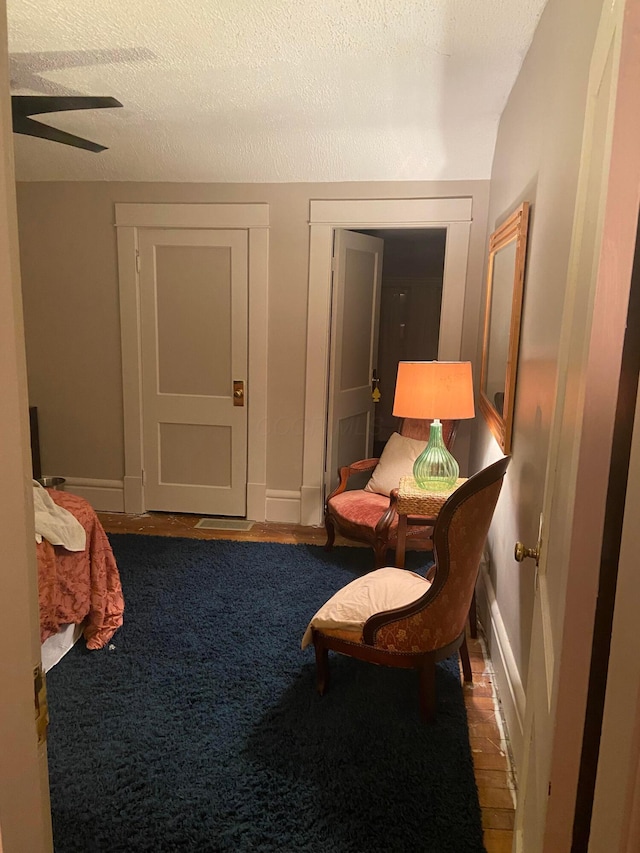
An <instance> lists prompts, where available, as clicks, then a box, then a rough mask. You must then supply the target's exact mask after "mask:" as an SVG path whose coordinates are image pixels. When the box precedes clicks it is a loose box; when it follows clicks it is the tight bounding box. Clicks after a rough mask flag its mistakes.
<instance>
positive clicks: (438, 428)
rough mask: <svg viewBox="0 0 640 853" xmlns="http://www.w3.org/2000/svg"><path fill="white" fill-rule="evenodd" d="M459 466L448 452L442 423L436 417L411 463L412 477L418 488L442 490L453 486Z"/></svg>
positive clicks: (433, 490) (434, 490)
mask: <svg viewBox="0 0 640 853" xmlns="http://www.w3.org/2000/svg"><path fill="white" fill-rule="evenodd" d="M459 473H460V466H459V465H458V463H457V462H456V460H455V459H454V458H453V456H452V455H451V454H450V453H449V451H448V450H447V448H446V447H445V444H444V439H443V438H442V423H441V421H440V420H439V419H438V418H436V420H434V421H432V423H431V429H430V431H429V442H428V444H427V446H426V447H425V449H424V450H423V451H422V453H421V454H420V456H418V458H417V459H416V461H415V462H414V463H413V477H414V480H415V481H416V485H417V486H418V488H420V489H424V490H425V491H429V492H444V491H447V490H448V489H451V488H453V486H455V484H456V481H457V479H458V475H459Z"/></svg>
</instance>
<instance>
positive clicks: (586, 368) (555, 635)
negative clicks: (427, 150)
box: [515, 0, 637, 853]
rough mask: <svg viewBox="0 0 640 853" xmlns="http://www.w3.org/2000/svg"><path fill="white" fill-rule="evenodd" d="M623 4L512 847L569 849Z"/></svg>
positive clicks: (568, 318)
mask: <svg viewBox="0 0 640 853" xmlns="http://www.w3.org/2000/svg"><path fill="white" fill-rule="evenodd" d="M623 5H624V4H623V2H616V0H613V3H610V4H607V5H606V7H604V8H603V14H602V19H601V24H600V29H599V32H598V36H597V39H596V43H595V47H594V53H593V57H592V64H591V74H590V81H589V92H588V109H587V113H586V119H585V130H584V136H583V148H582V157H581V167H580V177H579V185H578V196H577V202H576V215H575V222H574V233H573V238H572V248H571V257H570V265H569V280H568V285H567V295H566V298H565V307H564V313H563V321H562V331H561V341H560V352H559V362H558V383H557V392H556V404H555V410H554V416H553V423H552V428H551V441H550V450H549V455H548V461H547V471H546V478H545V489H544V498H543V506H542V530H541V542H542V548H541V556H540V565H539V569H538V571H537V576H536V595H535V601H534V613H533V626H532V638H531V649H530V662H529V675H528V681H527V690H526V697H527V700H526V713H525V722H524V760H523V762H522V767H521V770H520V773H519V794H518V807H517V812H516V838H515V848H516V850H517V851H521V852H522V853H540V851H545V853H553V851H558V850H569V849H570V848H571V832H572V825H573V814H574V806H575V794H576V786H577V776H578V770H579V763H580V752H581V744H582V731H583V726H584V712H585V705H586V692H587V687H588V675H589V661H590V651H591V636H592V630H593V614H594V609H595V600H596V596H597V582H598V574H599V563H600V550H601V543H602V526H603V522H604V512H605V497H606V488H607V480H608V475H609V458H610V451H611V441H612V431H613V420H614V417H615V406H616V398H617V386H618V374H619V369H620V358H621V349H622V340H623V336H624V326H625V319H626V303H627V300H628V290H629V280H630V272H631V260H632V258H633V249H634V243H635V228H634V227H632V228H631V229H630V230H629V233H628V234H626V233H625V228H623V227H621V222H623V221H625V219H624V215H625V214H626V216H627V218H628V217H629V215H630V216H631V217H632V218H634V217H635V215H636V214H637V198H636V199H635V201H633V202H632V204H631V206H630V208H629V205H628V204H627V205H626V211H622V214H623V216H622V218H621V208H620V207H618V208H617V209H615V207H612V205H615V204H616V198H615V195H616V194H615V192H613V191H612V188H613V189H615V185H614V183H613V182H612V175H614V169H613V160H612V156H611V152H612V140H613V138H614V127H615V121H614V119H615V115H616V114H615V105H616V91H617V86H618V65H619V56H620V38H621V29H622V11H623V10H622V7H623ZM632 120H633V119H632ZM636 135H637V134H636ZM627 147H628V145H627ZM615 180H618V178H615ZM622 183H623V184H624V179H623V182H622ZM634 221H635V219H634ZM625 241H626V243H627V244H628V245H626V244H625ZM626 256H628V260H629V263H628V275H627V276H626V278H625V275H624V274H623V273H624V263H625V262H624V259H625V257H626ZM612 259H615V261H614V263H613V266H612Z"/></svg>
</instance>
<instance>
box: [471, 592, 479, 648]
mask: <svg viewBox="0 0 640 853" xmlns="http://www.w3.org/2000/svg"><path fill="white" fill-rule="evenodd" d="M469 633H470V634H471V639H472V640H477V639H478V613H477V609H476V591H475V589H474V590H473V598H472V599H471V607H470V608H469Z"/></svg>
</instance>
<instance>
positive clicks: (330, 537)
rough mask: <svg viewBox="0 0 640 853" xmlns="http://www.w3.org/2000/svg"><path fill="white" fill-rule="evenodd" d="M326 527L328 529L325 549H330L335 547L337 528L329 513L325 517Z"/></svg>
mask: <svg viewBox="0 0 640 853" xmlns="http://www.w3.org/2000/svg"><path fill="white" fill-rule="evenodd" d="M324 529H325V530H326V531H327V541H326V542H325V545H324V550H325V551H330V550H331V549H332V548H333V543H334V542H335V541H336V530H335V527H334V526H333V522H332V521H331V519H330V518H329V516H328V515H325V517H324Z"/></svg>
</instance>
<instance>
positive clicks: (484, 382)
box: [480, 202, 529, 453]
mask: <svg viewBox="0 0 640 853" xmlns="http://www.w3.org/2000/svg"><path fill="white" fill-rule="evenodd" d="M528 214H529V205H528V204H527V203H526V202H525V203H524V204H522V205H521V206H520V207H519V208H518V210H516V211H515V213H513V214H512V215H511V216H510V217H509V218H508V219H507V220H506V221H505V222H504V223H503V224H502V225H501V226H500V228H498V229H496V231H494V232H493V234H492V235H491V238H490V241H489V263H488V269H487V299H486V308H485V323H484V341H483V348H482V369H481V378H480V408H481V410H482V412H483V414H484V416H485V419H486V421H487V423H488V424H489V427H490V428H491V431H492V432H493V434H494V436H495V437H496V439H497V441H498V443H499V444H500V447H501V448H502V450H503V452H504V453H509V452H510V449H511V432H512V421H513V405H514V399H515V380H516V368H517V360H518V345H519V338H520V316H521V313H522V294H523V283H524V263H525V255H526V238H527V226H528Z"/></svg>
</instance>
